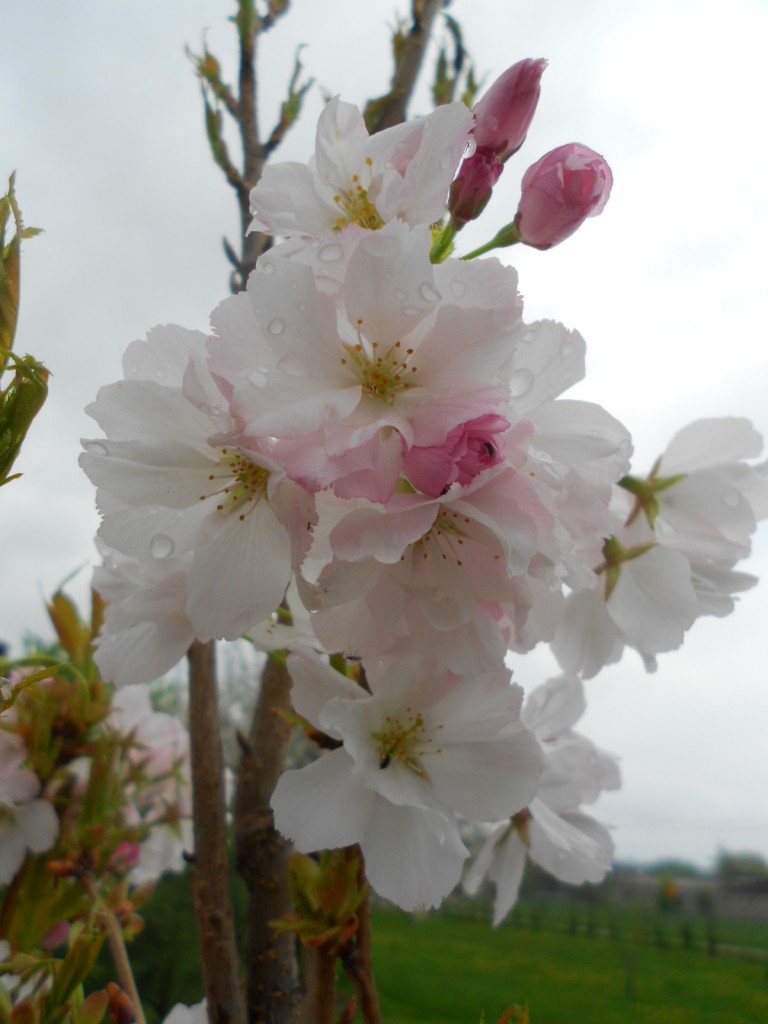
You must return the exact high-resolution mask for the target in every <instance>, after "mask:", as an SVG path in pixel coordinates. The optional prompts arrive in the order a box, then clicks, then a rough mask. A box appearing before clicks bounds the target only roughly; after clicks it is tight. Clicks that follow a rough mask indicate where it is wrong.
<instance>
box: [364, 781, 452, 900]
mask: <svg viewBox="0 0 768 1024" xmlns="http://www.w3.org/2000/svg"><path fill="white" fill-rule="evenodd" d="M361 846H362V848H363V853H364V855H365V868H366V874H367V875H368V881H369V882H370V883H371V885H372V886H373V888H374V889H375V890H376V892H377V893H378V894H379V895H380V896H383V897H384V898H385V899H388V900H391V901H392V903H395V904H396V905H397V906H398V907H401V908H402V909H403V910H420V909H424V910H428V909H429V908H431V907H438V906H439V905H440V903H441V902H442V900H443V899H444V897H446V896H447V895H448V894H449V893H450V892H451V891H452V890H453V889H454V888H455V887H456V885H457V884H458V882H459V881H460V879H461V869H462V865H463V864H464V861H465V860H466V858H467V856H468V853H467V849H466V847H465V846H464V844H463V843H462V841H461V838H460V836H459V831H458V829H457V827H456V825H455V824H454V822H453V821H451V820H449V819H448V818H446V817H445V815H443V814H440V813H439V812H438V811H427V810H421V809H419V808H414V807H396V806H395V805H394V804H390V803H388V802H387V801H386V800H384V799H383V798H381V797H378V798H376V802H375V806H374V810H373V814H372V815H371V818H370V821H369V824H368V828H367V830H366V833H365V836H364V838H363V840H362V843H361Z"/></svg>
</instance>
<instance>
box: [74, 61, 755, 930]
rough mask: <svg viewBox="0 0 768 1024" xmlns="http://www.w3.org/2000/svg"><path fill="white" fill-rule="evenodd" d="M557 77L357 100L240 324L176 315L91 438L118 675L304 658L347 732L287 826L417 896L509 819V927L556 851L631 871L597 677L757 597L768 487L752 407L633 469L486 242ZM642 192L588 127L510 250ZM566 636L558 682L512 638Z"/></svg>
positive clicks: (479, 870) (267, 198)
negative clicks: (545, 677)
mask: <svg viewBox="0 0 768 1024" xmlns="http://www.w3.org/2000/svg"><path fill="white" fill-rule="evenodd" d="M543 70H544V62H543V61H522V62H520V64H518V65H515V66H514V68H511V69H510V70H509V71H508V72H507V73H506V74H505V75H504V76H502V78H501V79H500V80H499V82H497V83H496V85H495V86H493V87H492V88H491V90H490V91H489V92H488V94H487V95H486V97H484V98H483V99H482V100H481V101H480V103H479V104H478V106H477V107H476V108H475V111H474V112H470V111H469V110H467V109H466V108H465V107H464V106H463V105H462V104H461V103H452V104H448V105H446V106H443V107H439V108H438V109H437V110H436V111H435V112H434V113H433V114H431V115H429V116H428V117H424V118H422V119H420V120H417V121H414V122H412V123H407V124H403V125H400V126H398V127H395V128H391V129H388V130H387V131H383V132H381V133H379V134H378V135H374V136H369V135H368V133H367V131H366V128H365V124H364V121H363V118H362V115H361V114H360V112H359V111H358V110H357V109H356V108H355V107H354V106H352V105H350V104H348V103H344V102H342V101H341V100H340V99H338V98H336V99H333V100H331V102H330V103H328V105H327V106H326V108H325V110H324V111H323V113H322V115H321V117H320V120H319V123H318V127H317V137H316V145H315V154H314V157H313V159H312V160H310V162H309V163H308V164H299V163H283V164H277V165H270V166H268V167H267V169H266V170H265V173H264V176H263V178H262V180H261V182H260V183H259V185H258V186H257V187H256V188H255V189H254V190H253V193H252V196H251V201H252V209H253V212H254V221H253V230H259V231H262V232H266V233H268V234H272V235H275V236H279V237H280V238H281V239H282V241H280V242H279V244H275V245H274V246H273V247H272V248H271V249H270V250H269V251H268V252H266V253H265V254H264V255H263V256H262V257H261V258H260V259H259V261H258V264H257V266H256V269H255V270H254V272H253V273H252V275H251V277H250V279H249V281H248V285H247V289H246V291H245V292H243V293H241V294H239V295H237V296H234V297H230V298H228V299H225V300H224V301H223V302H222V303H221V304H220V305H219V306H218V308H217V309H216V310H215V311H214V313H213V314H212V317H211V332H210V334H208V335H205V334H203V333H200V332H195V331H189V330H185V329H183V328H181V327H176V326H164V327H157V328H155V329H154V330H153V331H152V332H150V334H149V336H148V337H147V339H146V340H144V341H137V342H134V343H133V344H132V345H131V346H130V347H129V348H128V350H127V352H126V354H125V357H124V361H123V368H124V377H123V379H122V380H120V381H119V382H117V383H115V384H112V385H110V386H108V387H105V388H103V389H102V390H101V391H100V392H99V394H98V397H97V399H96V401H95V402H94V403H93V404H92V405H91V406H90V407H89V410H88V411H89V412H90V414H91V415H92V416H93V418H94V419H95V420H96V422H97V423H98V425H99V426H100V427H101V428H102V430H103V432H104V435H105V436H104V437H102V438H98V439H93V440H88V441H86V442H84V447H85V451H84V453H83V455H82V456H81V464H82V466H83V468H84V470H85V472H86V473H87V474H88V476H89V478H90V479H91V480H92V482H93V483H94V484H95V485H96V487H97V503H98V506H99V509H100V511H101V514H102V523H101V527H100V530H99V538H100V543H101V544H102V545H103V548H104V562H103V565H102V566H101V567H100V568H99V569H97V572H96V579H95V583H96V587H97V588H98V590H99V591H100V592H101V593H102V595H103V596H104V597H105V599H106V600H107V602H108V611H107V616H106V623H105V630H104V632H103V634H102V636H101V639H100V641H99V648H98V655H97V658H98V662H99V665H100V667H101V669H102V671H103V673H104V675H105V677H106V678H109V679H112V680H114V681H115V682H116V683H118V684H119V685H124V684H132V683H138V682H142V681H146V680H148V679H151V678H152V677H154V676H157V675H159V674H160V673H162V672H164V671H165V670H167V669H169V668H171V667H172V666H173V665H174V664H175V663H176V662H177V661H178V660H179V659H180V658H181V657H182V656H183V654H184V653H185V651H186V649H187V647H188V646H189V644H190V643H191V642H192V640H194V639H198V640H202V641H206V640H210V639H213V638H217V639H225V640H234V639H237V638H239V637H241V636H243V635H244V634H248V635H250V636H251V637H252V638H253V639H254V641H255V642H257V643H261V642H265V643H266V644H267V645H268V646H272V647H275V646H283V647H288V648H291V649H292V650H293V652H294V653H292V654H291V655H290V657H289V659H288V665H289V668H290V671H291V675H292V678H293V682H294V691H293V697H294V706H295V710H296V712H297V714H298V715H300V716H301V717H302V718H303V719H304V720H305V721H306V723H307V729H308V730H309V732H310V733H311V734H314V735H317V734H318V733H321V734H323V736H324V737H325V740H324V744H325V746H326V747H329V748H331V749H329V750H328V751H327V752H325V753H323V754H321V755H320V756H319V757H318V758H317V759H316V760H315V761H313V762H312V763H311V764H309V765H307V766H305V767H303V768H295V769H293V770H291V771H288V772H286V773H285V774H284V776H283V777H282V779H281V780H280V782H279V784H278V787H277V789H276V792H275V794H274V798H273V807H274V811H275V819H276V823H277V826H278V828H279V829H280V830H281V831H282V832H284V833H285V834H286V835H287V836H288V837H289V838H290V839H292V840H293V841H294V843H295V845H296V847H297V849H298V850H300V851H304V852H311V851H314V850H319V849H325V848H333V847H339V846H347V845H350V844H353V843H359V844H360V846H361V847H362V850H363V852H364V854H365V860H366V869H367V872H368V877H369V879H370V881H371V884H372V885H373V887H374V888H375V889H376V890H377V891H378V892H379V893H380V894H382V895H383V896H385V897H387V898H389V899H391V900H393V901H394V902H395V903H397V904H399V905H400V906H402V907H405V908H407V909H412V908H416V907H423V906H436V905H438V904H439V903H440V901H441V900H442V898H443V897H444V896H445V895H446V894H447V893H448V892H450V891H451V890H452V889H453V888H454V887H455V886H456V885H457V883H458V882H459V881H460V879H461V876H462V872H463V870H464V865H465V862H466V859H467V857H468V851H467V848H466V846H465V844H464V841H463V839H462V835H463V831H462V830H463V829H464V828H465V827H466V823H468V822H469V823H471V822H475V823H487V824H489V825H490V824H494V825H495V828H494V829H493V831H492V832H491V833H490V836H489V839H488V841H487V843H486V845H485V846H484V848H483V850H482V852H481V854H480V857H479V859H478V861H477V862H476V863H475V865H474V866H473V868H472V869H471V870H470V873H469V875H468V876H467V878H466V883H465V884H466V885H467V887H468V888H469V889H473V888H476V887H477V885H479V882H480V879H481V878H482V877H483V876H484V875H485V874H486V873H488V874H489V875H490V877H491V879H492V880H493V881H494V882H495V883H496V885H497V907H496V918H497V920H500V919H501V918H502V917H503V916H504V914H505V913H506V912H507V911H508V910H509V908H510V906H511V905H512V904H513V903H514V900H515V897H516V893H517V886H518V884H519V880H520V874H521V871H522V865H523V862H524V859H525V853H526V851H528V852H529V853H530V854H531V856H532V857H534V858H535V859H536V860H537V861H538V862H539V863H541V864H542V865H544V866H545V867H546V868H547V869H549V870H550V871H552V873H553V874H555V875H556V876H557V877H558V878H562V879H564V880H567V881H571V882H581V881H585V880H590V881H596V880H599V879H600V878H602V877H603V875H604V874H605V872H606V871H607V870H608V868H609V867H610V860H611V851H612V843H611V840H610V836H609V834H608V832H607V831H606V830H605V828H604V827H603V826H602V825H600V824H599V823H597V822H596V821H594V819H592V818H591V817H590V816H588V815H586V814H584V813H583V811H582V810H581V807H582V805H583V804H585V803H587V804H588V803H592V802H594V800H595V799H596V798H597V796H598V795H599V793H600V792H601V791H602V790H604V789H611V788H615V787H616V786H617V785H618V770H617V767H616V762H615V759H614V758H612V757H611V756H610V755H607V754H605V753H604V752H602V751H600V750H598V749H597V748H595V747H594V745H593V744H591V743H590V742H589V741H588V740H586V739H585V738H584V737H582V736H580V735H579V734H578V733H576V732H574V731H573V729H572V726H573V725H574V724H575V723H576V722H577V720H578V718H579V717H580V715H581V713H582V711H583V709H584V697H583V688H582V684H581V681H580V678H579V674H580V673H581V674H583V675H585V676H588V675H592V674H594V673H595V672H596V671H597V670H598V669H599V668H600V667H602V665H604V664H606V663H608V662H610V661H612V660H615V659H616V658H618V657H619V656H620V654H621V651H622V650H623V648H624V646H630V647H633V648H635V649H636V650H638V651H639V652H640V653H641V654H642V655H643V657H644V658H646V660H647V661H648V662H651V661H652V659H653V657H654V656H655V655H656V654H657V653H659V652H661V651H665V650H670V649H672V648H673V647H675V646H678V645H679V644H680V643H681V642H682V638H683V633H684V632H685V630H686V629H687V628H688V627H689V626H690V625H691V624H692V622H693V621H694V619H695V618H696V617H697V616H699V615H701V614H705V613H715V614H722V613H724V612H725V611H727V610H729V609H730V606H731V604H732V595H733V593H735V592H736V591H738V590H740V589H743V588H744V587H745V586H747V585H748V584H749V582H750V580H749V578H748V577H745V576H744V575H743V574H740V573H737V572H736V571H735V570H734V565H735V563H736V562H737V561H738V560H739V559H741V558H743V557H744V555H745V554H746V553H747V552H748V549H749V539H750V536H751V533H752V531H753V529H754V526H755V521H756V519H757V518H759V517H760V516H762V515H764V514H765V511H766V505H768V500H767V491H766V486H765V476H764V474H762V473H761V471H759V470H756V469H754V468H751V467H750V466H749V465H748V464H747V463H746V462H745V461H744V460H745V459H747V458H751V457H753V456H754V455H756V454H758V452H759V448H760V441H759V438H758V437H757V435H755V433H754V431H752V429H751V427H749V425H748V424H745V423H743V422H742V421H724V422H719V423H716V424H714V425H713V424H712V423H711V422H707V421H704V422H703V423H700V424H695V425H693V426H692V427H690V428H687V429H686V430H684V431H683V432H681V434H679V435H678V436H677V438H675V440H673V442H672V443H671V445H670V447H669V449H668V450H667V452H666V453H665V454H664V456H662V458H661V460H660V462H659V463H658V464H657V466H655V467H654V469H653V471H652V473H651V475H650V476H649V477H648V479H647V480H643V479H640V478H637V477H634V476H632V475H631V470H630V462H629V460H630V455H631V451H632V445H631V439H630V436H629V433H628V432H627V430H626V429H625V428H624V426H622V424H621V423H619V422H618V421H617V420H616V419H615V418H614V417H613V416H611V415H610V414H609V413H608V412H606V411H605V410H604V409H603V408H602V407H600V406H599V405H596V404H592V403H589V402H584V401H577V400H574V399H568V398H564V397H563V395H564V393H565V392H566V391H567V389H568V388H569V387H571V386H572V385H573V384H575V383H576V382H577V381H579V380H580V379H581V377H582V376H583V374H584V352H585V345H584V341H583V339H582V337H581V336H580V335H579V334H578V333H577V332H576V331H573V330H569V329H568V328H566V327H564V326H563V325H561V324H559V323H555V322H553V321H547V320H544V321H534V322H528V321H526V320H525V319H524V313H523V303H522V298H521V296H520V292H519V290H518V280H517V274H516V272H515V270H514V269H513V268H512V267H510V266H506V265H504V264H503V263H501V262H500V261H499V260H498V259H496V258H494V257H483V258H464V259H462V258H458V257H457V256H455V255H454V254H453V253H454V251H455V249H454V246H455V239H456V236H457V234H458V232H459V231H460V230H461V229H462V228H463V226H464V225H465V224H466V223H467V222H468V221H470V220H472V219H474V218H475V217H476V216H478V214H479V213H480V212H481V211H482V209H483V207H484V206H485V204H486V203H487V200H488V197H489V195H490V192H491V190H492V188H493V186H494V184H495V183H496V181H497V180H498V178H499V176H500V174H501V173H502V171H503V168H504V164H505V162H506V161H507V160H508V159H509V158H510V157H511V156H512V155H513V154H514V153H515V152H517V150H519V148H520V146H521V145H522V143H523V140H524V138H525V134H526V132H527V129H528V125H529V124H530V120H531V118H532V117H533V113H534V110H535V107H536V103H537V101H538V97H539V82H540V78H541V75H542V72H543ZM610 187H611V174H610V170H609V169H608V166H607V164H606V163H605V161H604V160H603V159H602V157H600V156H599V155H598V154H596V153H593V152H592V151H591V150H588V149H587V148H586V147H583V146H580V145H577V144H570V145H567V146H561V147H558V149H556V150H553V151H552V152H551V153H549V154H546V155H545V156H544V157H542V158H541V159H540V160H538V161H537V162H536V163H535V164H533V165H532V166H531V167H530V168H529V170H528V171H527V172H526V174H525V175H524V177H523V190H522V197H521V202H520V206H519V209H518V212H517V214H516V216H515V218H514V220H513V221H512V222H511V223H510V224H509V225H508V226H507V227H506V228H504V229H502V231H501V232H499V233H498V235H497V236H496V238H495V239H494V241H493V243H492V244H493V246H498V245H508V244H512V243H514V242H523V243H525V244H530V245H533V246H535V247H537V248H541V249H546V248H548V247H550V246H551V245H554V244H557V243H559V242H560V241H562V240H563V239H564V238H566V237H568V236H569V235H570V234H571V233H572V232H573V231H574V230H576V228H577V227H578V226H579V224H581V223H582V222H583V221H584V220H585V219H586V218H587V217H589V216H592V215H594V214H596V213H598V212H600V210H601V209H602V208H603V206H604V205H605V202H606V201H607V198H608V195H609V192H610ZM488 248H490V245H489V246H487V247H483V249H482V250H476V252H475V253H473V254H469V255H470V256H471V257H475V256H477V255H479V254H481V253H483V252H485V251H486V250H487V249H488ZM289 587H290V594H291V597H290V602H289V604H290V609H291V612H292V614H293V625H292V626H291V627H284V626H282V625H281V623H282V622H283V621H284V620H285V619H286V618H287V617H288V615H289V614H290V613H289V612H288V611H287V607H286V603H285V597H286V593H287V592H289ZM281 606H282V611H281V612H280V615H279V616H277V615H276V609H278V608H280V607H281ZM281 631H283V632H281ZM265 638H268V640H265ZM549 642H551V643H552V644H553V648H554V650H555V653H556V654H557V656H558V658H559V660H560V663H561V665H562V667H563V670H564V675H563V676H562V677H560V678H558V679H554V680H550V681H549V682H547V683H545V684H544V685H543V686H541V687H539V688H537V689H534V690H533V691H532V692H531V693H529V694H528V696H527V697H525V700H524V695H523V691H522V689H521V688H520V687H519V686H518V685H517V684H516V683H513V682H511V673H510V671H509V669H508V668H507V667H506V660H507V658H508V656H509V655H510V653H512V654H520V653H524V652H526V651H529V650H531V649H532V648H533V647H534V646H535V645H537V644H540V643H549ZM331 652H336V653H338V652H341V653H343V655H345V657H346V658H347V659H349V661H348V662H347V666H348V667H347V670H346V671H345V672H342V671H339V670H338V668H337V667H331V665H330V664H329V661H328V657H327V654H328V653H331ZM337 664H338V659H334V666H337ZM498 823H501V824H498Z"/></svg>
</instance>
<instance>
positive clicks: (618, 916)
mask: <svg viewBox="0 0 768 1024" xmlns="http://www.w3.org/2000/svg"><path fill="white" fill-rule="evenodd" d="M143 914H144V916H145V919H146V925H147V926H146V931H145V932H144V934H143V935H140V936H139V937H138V938H137V939H136V941H135V942H134V943H133V944H132V946H131V950H130V953H131V960H132V962H133V964H134V968H135V971H136V977H137V982H138V986H139V991H140V993H141V995H142V1000H143V1001H144V1003H145V1009H146V1010H147V1012H148V1018H149V1020H150V1022H151V1024H156V1022H157V1021H162V1019H163V1018H164V1017H165V1015H166V1014H167V1013H168V1011H169V1010H170V1009H171V1007H172V1006H173V1005H174V1004H175V1003H176V1002H186V1003H193V1002H195V1001H197V1000H198V999H200V998H201V995H202V982H201V977H200V961H199V955H198V953H197V948H196V935H195V926H194V921H193V918H192V909H191V900H190V893H189V888H188V882H187V880H186V879H183V878H167V879H164V880H163V881H162V883H161V884H160V885H159V886H158V891H157V893H156V894H155V898H154V899H153V900H151V901H150V903H149V904H148V905H147V907H145V908H144V911H143ZM489 922H490V913H489V910H488V908H487V907H482V906H480V905H478V904H470V903H464V904H459V905H453V904H450V903H449V904H448V905H447V906H446V908H445V909H444V910H443V912H441V913H440V914H430V915H413V916H411V915H407V914H403V913H400V912H399V911H395V910H392V909H383V908H379V909H377V910H376V911H375V914H374V967H375V972H376V979H377V985H378V988H379V993H380V996H381V1002H382V1010H383V1015H384V1021H385V1024H479V1021H480V1019H481V1014H482V1013H484V1014H485V1022H486V1024H496V1022H497V1020H498V1018H499V1016H500V1015H501V1013H502V1011H503V1010H504V1008H505V1007H507V1006H508V1005H510V1004H512V1003H518V1004H521V1005H527V1006H528V1008H529V1011H530V1015H531V1024H763V1022H768V956H766V952H765V951H766V950H768V922H760V921H758V922H746V921H734V922H728V921H720V920H717V919H714V918H707V917H705V916H697V917H694V918H685V917H683V916H681V915H679V914H674V913H671V914H669V913H667V914H665V913H656V912H654V911H640V910H639V909H637V908H634V909H633V908H629V909H623V910H621V911H618V912H617V911H616V910H615V909H613V908H611V906H610V905H607V904H602V903H595V904H593V905H590V904H587V903H580V904H575V905H569V904H567V903H557V902H548V903H546V904H543V903H523V904H522V905H521V906H520V907H519V908H518V909H517V910H516V911H515V913H514V915H513V916H512V918H511V919H510V921H509V922H508V923H506V924H504V925H502V927H501V928H498V929H495V930H494V929H492V928H491V927H490V923H489ZM708 938H709V939H710V940H711V939H715V940H716V943H714V944H713V943H711V942H710V943H708ZM686 946H687V947H688V948H686ZM728 946H739V947H741V953H740V955H738V956H734V955H731V954H729V953H728V949H727V947H728ZM712 954H717V955H712ZM110 977H112V970H111V965H110V964H109V958H108V955H107V954H106V953H105V955H104V958H103V960H102V963H101V965H100V969H99V972H98V973H97V974H96V975H95V976H94V977H93V978H92V979H91V982H92V987H100V985H102V984H104V983H106V981H107V980H108V979H109V978H110Z"/></svg>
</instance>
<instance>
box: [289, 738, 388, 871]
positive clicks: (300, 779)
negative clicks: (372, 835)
mask: <svg viewBox="0 0 768 1024" xmlns="http://www.w3.org/2000/svg"><path fill="white" fill-rule="evenodd" d="M353 768H354V765H353V762H352V759H351V758H350V756H349V754H347V752H346V751H345V750H334V751H332V752H331V753H328V754H322V755H321V756H320V757H319V758H318V759H317V761H313V762H312V764H309V765H307V766H306V768H301V769H299V770H294V771H288V772H284V773H283V774H282V775H281V776H280V778H279V780H278V783H277V786H276V787H275V792H274V793H273V795H272V800H271V801H270V802H271V804H272V809H273V810H274V812H275V827H276V828H277V829H278V831H280V832H282V834H283V835H284V836H286V837H287V838H288V839H290V840H291V841H292V842H293V843H294V844H295V846H296V849H297V850H299V851H301V852H302V853H311V852H312V851H314V850H331V849H336V848H337V847H339V846H351V845H352V844H353V843H359V842H360V841H361V840H362V838H363V835H364V833H365V830H366V828H367V826H368V823H369V820H370V817H371V812H372V809H373V804H374V801H375V799H376V798H375V796H374V794H373V793H372V792H371V791H370V790H367V789H365V788H364V787H363V786H362V785H361V784H360V780H359V778H358V777H357V776H356V775H355V774H354V772H353Z"/></svg>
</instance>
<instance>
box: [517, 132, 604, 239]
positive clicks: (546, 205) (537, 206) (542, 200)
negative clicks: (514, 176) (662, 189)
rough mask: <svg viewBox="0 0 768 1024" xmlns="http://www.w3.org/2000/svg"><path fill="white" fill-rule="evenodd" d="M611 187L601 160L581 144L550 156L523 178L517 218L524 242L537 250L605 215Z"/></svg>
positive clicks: (554, 152) (573, 144) (527, 172)
mask: <svg viewBox="0 0 768 1024" xmlns="http://www.w3.org/2000/svg"><path fill="white" fill-rule="evenodd" d="M612 185H613V175H612V174H611V169H610V167H609V166H608V164H607V163H606V162H605V160H604V159H603V157H601V156H600V155H599V154H598V153H595V152H594V151H593V150H591V149H588V148H587V147H586V146H581V145H579V143H578V142H571V143H569V144H568V145H566V146H558V147H557V149H553V150H552V151H551V152H550V153H546V154H545V155H544V156H543V157H542V158H541V160H538V161H537V162H536V163H535V164H533V165H532V166H531V167H529V168H528V170H527V171H526V172H525V174H524V175H523V183H522V190H523V194H522V196H521V197H520V205H519V206H518V208H517V216H516V217H515V225H516V227H517V229H518V231H519V232H520V239H521V241H523V242H525V244H526V245H532V246H534V247H535V248H536V249H549V248H550V247H551V246H553V245H557V244H558V243H559V242H562V241H563V240H564V239H566V238H568V236H569V235H572V234H573V232H574V231H575V230H576V228H578V227H579V225H580V224H582V223H583V222H584V221H585V220H586V219H587V217H596V216H597V214H598V213H600V212H601V211H602V209H603V207H604V206H605V204H606V203H607V202H608V196H609V195H610V194H611V186H612Z"/></svg>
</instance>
